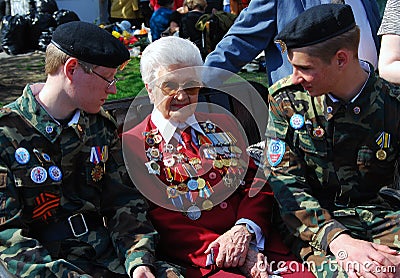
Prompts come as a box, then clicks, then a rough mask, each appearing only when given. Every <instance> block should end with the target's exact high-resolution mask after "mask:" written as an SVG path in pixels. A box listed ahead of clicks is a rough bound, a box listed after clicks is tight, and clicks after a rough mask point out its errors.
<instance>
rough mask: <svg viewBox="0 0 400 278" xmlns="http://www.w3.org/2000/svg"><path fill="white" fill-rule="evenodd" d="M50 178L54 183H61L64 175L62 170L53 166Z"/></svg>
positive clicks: (50, 169)
mask: <svg viewBox="0 0 400 278" xmlns="http://www.w3.org/2000/svg"><path fill="white" fill-rule="evenodd" d="M49 176H50V178H51V179H52V180H53V181H60V180H61V179H62V173H61V170H60V168H58V167H57V166H55V165H53V166H50V168H49Z"/></svg>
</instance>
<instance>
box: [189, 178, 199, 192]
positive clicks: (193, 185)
mask: <svg viewBox="0 0 400 278" xmlns="http://www.w3.org/2000/svg"><path fill="white" fill-rule="evenodd" d="M187 186H188V188H189V189H190V190H196V189H197V188H198V187H199V183H198V182H197V181H196V180H194V179H190V180H189V181H188V183H187Z"/></svg>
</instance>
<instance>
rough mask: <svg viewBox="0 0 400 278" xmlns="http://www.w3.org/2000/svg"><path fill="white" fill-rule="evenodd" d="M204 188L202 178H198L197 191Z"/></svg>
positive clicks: (204, 184) (204, 182) (204, 183)
mask: <svg viewBox="0 0 400 278" xmlns="http://www.w3.org/2000/svg"><path fill="white" fill-rule="evenodd" d="M205 186H206V181H205V179H203V178H198V179H197V188H198V189H203V188H204V187H205Z"/></svg>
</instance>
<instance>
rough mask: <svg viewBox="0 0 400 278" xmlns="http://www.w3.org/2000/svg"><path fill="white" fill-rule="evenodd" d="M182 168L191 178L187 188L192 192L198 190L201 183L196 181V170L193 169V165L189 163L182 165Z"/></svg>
mask: <svg viewBox="0 0 400 278" xmlns="http://www.w3.org/2000/svg"><path fill="white" fill-rule="evenodd" d="M182 168H183V169H184V170H185V171H186V173H187V174H188V176H189V177H190V180H189V181H188V182H187V186H188V188H189V189H190V190H196V189H197V188H198V186H199V183H198V182H197V180H195V179H194V178H193V177H194V176H195V175H196V174H195V173H194V169H193V168H191V165H190V164H188V163H184V164H182Z"/></svg>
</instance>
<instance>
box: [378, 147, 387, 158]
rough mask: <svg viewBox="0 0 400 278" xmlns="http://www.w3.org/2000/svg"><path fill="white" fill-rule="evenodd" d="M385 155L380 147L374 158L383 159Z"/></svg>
mask: <svg viewBox="0 0 400 278" xmlns="http://www.w3.org/2000/svg"><path fill="white" fill-rule="evenodd" d="M386 156H387V155H386V152H385V151H384V150H383V149H380V150H378V151H377V152H376V158H377V159H379V160H385V159H386Z"/></svg>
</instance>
